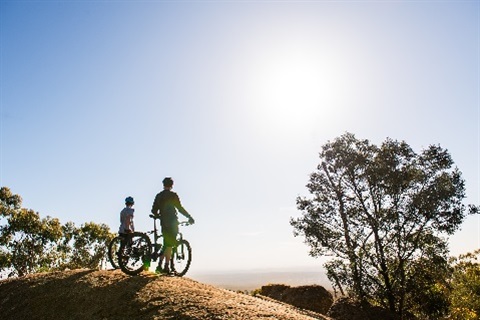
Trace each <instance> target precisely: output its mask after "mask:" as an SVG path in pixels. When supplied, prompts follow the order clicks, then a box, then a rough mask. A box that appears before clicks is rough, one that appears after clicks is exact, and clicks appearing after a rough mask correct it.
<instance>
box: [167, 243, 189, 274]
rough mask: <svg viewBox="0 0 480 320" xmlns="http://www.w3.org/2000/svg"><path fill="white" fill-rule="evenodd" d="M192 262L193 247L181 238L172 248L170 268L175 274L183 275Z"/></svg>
mask: <svg viewBox="0 0 480 320" xmlns="http://www.w3.org/2000/svg"><path fill="white" fill-rule="evenodd" d="M191 262H192V248H191V247H190V243H188V241H187V240H180V241H178V243H177V246H176V247H174V248H173V250H172V259H171V260H170V268H171V270H172V272H173V274H174V275H176V276H179V277H181V276H183V275H185V273H187V271H188V268H190V263H191Z"/></svg>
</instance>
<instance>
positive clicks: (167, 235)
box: [162, 224, 178, 247]
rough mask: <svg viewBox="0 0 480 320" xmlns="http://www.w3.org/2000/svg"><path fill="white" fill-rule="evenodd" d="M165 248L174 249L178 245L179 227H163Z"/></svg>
mask: <svg viewBox="0 0 480 320" xmlns="http://www.w3.org/2000/svg"><path fill="white" fill-rule="evenodd" d="M162 234H163V246H164V247H174V246H176V245H177V235H178V225H177V224H175V225H162Z"/></svg>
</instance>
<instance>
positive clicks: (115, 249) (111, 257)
mask: <svg viewBox="0 0 480 320" xmlns="http://www.w3.org/2000/svg"><path fill="white" fill-rule="evenodd" d="M122 239H123V238H122V237H121V236H116V237H115V238H113V239H112V240H111V241H110V243H109V244H108V261H110V264H111V265H112V267H113V269H118V268H120V265H119V263H118V257H119V254H120V246H121V245H122Z"/></svg>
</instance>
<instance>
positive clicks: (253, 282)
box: [187, 269, 332, 291]
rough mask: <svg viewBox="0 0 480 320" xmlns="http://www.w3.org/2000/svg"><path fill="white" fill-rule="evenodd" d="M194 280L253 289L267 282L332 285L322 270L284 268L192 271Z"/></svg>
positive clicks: (327, 286)
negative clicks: (214, 271) (290, 269)
mask: <svg viewBox="0 0 480 320" xmlns="http://www.w3.org/2000/svg"><path fill="white" fill-rule="evenodd" d="M187 277H190V278H192V279H194V280H197V281H200V282H203V283H207V284H210V285H213V286H216V287H220V288H224V289H228V290H234V291H237V290H240V291H252V290H255V289H258V288H260V287H261V286H264V285H267V284H286V285H289V286H301V285H312V284H318V285H321V286H323V287H325V288H326V289H327V290H331V289H332V287H331V285H330V282H329V280H328V278H327V276H326V274H325V272H324V271H323V270H322V271H312V270H311V269H308V270H307V271H299V270H292V271H282V270H273V271H268V270H252V271H234V272H218V273H213V272H211V273H207V272H205V273H201V272H199V273H192V274H189V275H187Z"/></svg>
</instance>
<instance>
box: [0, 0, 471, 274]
mask: <svg viewBox="0 0 480 320" xmlns="http://www.w3.org/2000/svg"><path fill="white" fill-rule="evenodd" d="M479 48H480V2H479V1H155V0H152V1H81V0H79V1H3V0H2V1H1V2H0V152H1V154H0V185H1V186H7V187H9V188H10V189H11V190H12V192H13V193H15V194H19V195H20V196H21V197H22V198H23V207H26V208H31V209H34V210H35V211H37V212H39V214H40V216H41V217H46V216H47V215H49V216H52V217H56V218H59V219H60V221H61V222H62V223H66V222H68V221H72V222H74V223H75V224H76V225H78V226H79V225H81V224H82V223H85V222H89V221H93V222H96V223H105V224H107V225H108V226H109V227H110V228H111V230H112V231H113V232H116V231H117V229H118V226H119V212H120V211H121V209H122V208H123V206H124V199H125V197H127V196H133V197H134V198H135V225H136V229H137V230H138V231H146V230H151V228H152V220H151V219H150V218H149V217H148V215H149V213H150V210H151V206H152V203H153V199H154V197H155V195H156V194H157V193H158V192H159V191H161V189H162V183H161V181H162V179H163V178H164V177H165V176H171V177H173V179H174V180H175V185H174V191H176V192H177V193H178V194H179V196H180V198H181V201H182V204H183V205H184V207H185V208H186V209H187V210H188V211H189V212H190V213H191V215H192V216H193V217H194V218H195V220H196V224H195V225H193V226H188V227H185V228H183V229H182V230H181V231H182V232H183V235H184V237H185V238H186V239H188V240H189V241H190V242H191V244H192V247H193V264H192V267H191V272H193V273H195V272H209V271H212V272H218V271H232V270H235V271H239V270H255V269H270V270H274V269H275V270H277V269H282V268H283V269H289V268H300V269H301V268H321V266H322V264H323V263H324V262H325V261H327V260H328V258H327V257H321V258H317V259H315V258H312V257H310V256H309V255H308V251H309V248H308V247H307V245H305V244H304V243H303V239H302V238H301V237H294V236H293V229H292V227H291V226H290V224H289V220H290V218H291V217H299V216H300V215H301V213H300V212H299V211H298V210H297V209H296V204H295V201H296V198H297V197H298V196H308V195H309V194H308V191H307V189H306V187H305V185H306V184H307V182H308V179H309V175H310V174H311V173H312V172H313V171H314V170H315V168H316V166H317V164H318V163H319V158H318V153H319V152H320V149H321V146H322V145H324V144H325V143H327V142H328V141H331V140H334V139H335V138H336V137H339V136H340V135H342V134H344V133H345V132H351V133H353V134H355V135H356V137H357V138H359V139H368V140H370V141H371V142H372V143H375V144H380V143H381V142H382V141H384V140H385V139H386V138H387V137H390V138H392V139H396V140H404V141H406V142H407V143H408V144H409V145H410V146H411V147H412V148H413V149H414V150H415V151H416V152H420V151H421V150H422V149H423V148H426V147H428V146H429V145H431V144H440V145H441V146H442V147H443V148H446V149H448V151H449V152H450V154H451V155H452V158H453V160H454V162H455V164H456V165H457V166H458V168H459V169H460V170H461V171H462V173H463V178H464V179H465V180H466V192H467V197H466V199H465V204H468V203H474V204H480V89H479V88H480V63H479V62H480V59H479V58H480V50H479ZM477 248H480V217H479V216H470V217H468V218H467V219H466V220H465V222H464V223H463V225H462V227H461V229H460V230H459V231H458V232H457V233H456V234H455V235H453V236H452V237H450V249H451V254H452V255H458V254H461V253H466V252H469V251H473V250H474V249H477Z"/></svg>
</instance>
